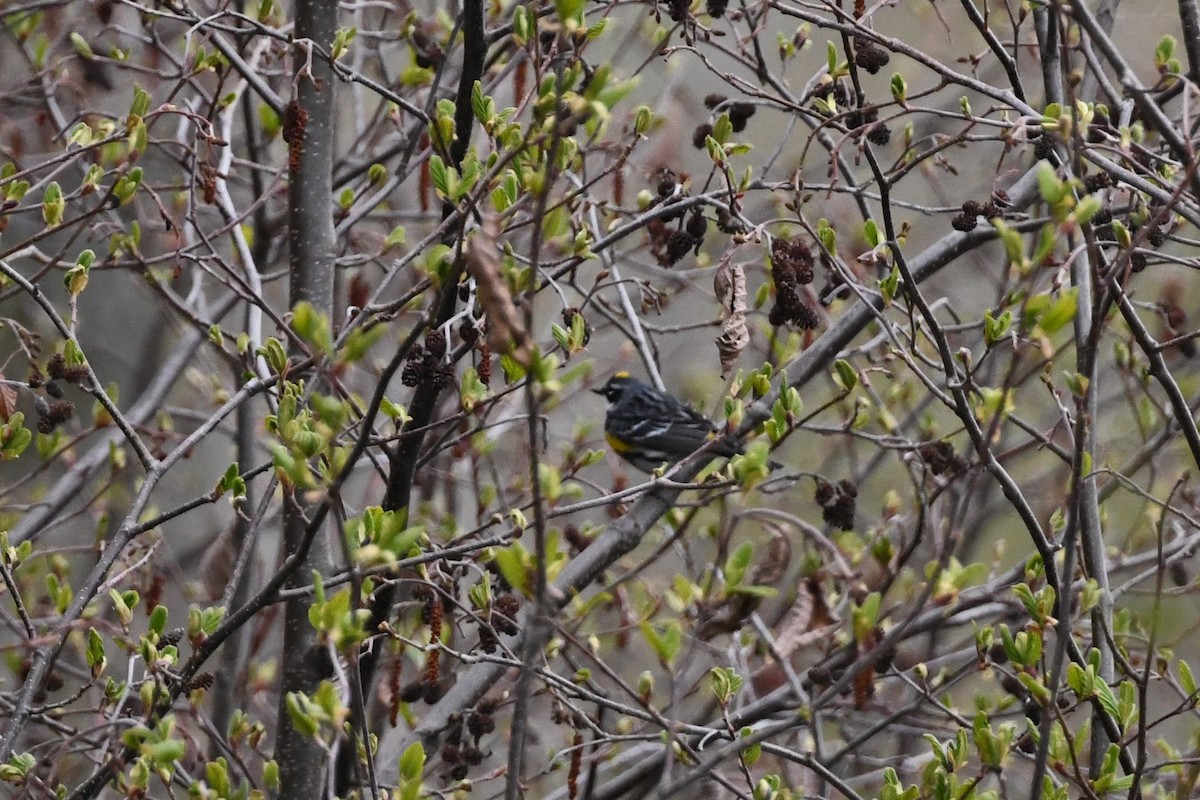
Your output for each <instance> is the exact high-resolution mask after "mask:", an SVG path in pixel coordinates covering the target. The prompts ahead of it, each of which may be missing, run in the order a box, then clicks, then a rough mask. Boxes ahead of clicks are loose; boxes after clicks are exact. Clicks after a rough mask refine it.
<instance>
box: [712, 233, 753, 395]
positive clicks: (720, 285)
mask: <svg viewBox="0 0 1200 800" xmlns="http://www.w3.org/2000/svg"><path fill="white" fill-rule="evenodd" d="M713 292H714V293H715V294H716V296H717V301H718V302H720V304H721V308H723V309H724V310H725V313H726V317H725V321H724V322H723V323H722V324H721V333H720V335H719V336H717V338H716V343H717V353H718V354H719V355H720V359H721V375H722V376H725V375H728V374H729V371H730V370H732V369H733V366H734V364H736V363H737V359H738V356H739V355H741V353H742V351H743V350H745V349H746V347H747V346H748V345H749V344H750V329H749V327H748V326H747V325H746V271H745V269H744V268H743V267H742V265H741V264H734V263H733V262H732V260H731V259H730V258H729V257H728V256H727V257H726V258H725V259H723V260H722V261H721V263H720V264H719V265H718V266H717V272H716V274H715V275H714V276H713Z"/></svg>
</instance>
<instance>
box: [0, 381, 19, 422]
mask: <svg viewBox="0 0 1200 800" xmlns="http://www.w3.org/2000/svg"><path fill="white" fill-rule="evenodd" d="M16 410H17V390H16V389H14V388H13V387H12V384H10V383H9V382H8V381H7V380H5V378H4V373H2V372H0V421H3V422H8V418H9V417H11V416H12V415H13V412H15V411H16Z"/></svg>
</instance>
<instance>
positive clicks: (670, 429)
mask: <svg viewBox="0 0 1200 800" xmlns="http://www.w3.org/2000/svg"><path fill="white" fill-rule="evenodd" d="M592 391H593V392H595V393H596V394H598V395H600V396H602V397H603V398H604V399H605V400H606V401H608V410H607V412H606V413H605V416H604V435H605V438H606V439H607V440H608V444H609V446H610V447H611V448H612V449H613V452H615V453H616V454H617V455H618V456H620V457H621V458H623V459H624V460H625V461H627V462H629V463H630V464H632V465H633V466H634V467H635V468H636V469H639V470H641V471H642V472H646V473H650V472H653V471H654V470H655V469H657V468H658V467H660V466H662V465H663V464H674V463H675V462H677V461H680V460H682V459H683V458H686V457H687V456H689V455H691V454H692V453H694V452H696V451H697V450H699V449H700V448H701V447H703V446H704V445H706V444H708V443H709V442H710V441H713V440H714V439H715V440H716V441H715V443H714V444H713V445H712V447H711V448H710V449H709V451H708V452H710V453H712V454H713V455H715V456H724V457H729V456H735V455H739V454H740V453H742V452H743V451H742V448H741V447H740V446H739V445H738V443H737V441H736V440H734V439H733V438H732V437H718V435H717V426H716V425H715V424H714V423H713V421H712V420H710V419H709V418H708V417H706V416H704V415H703V414H701V413H700V412H698V411H695V410H694V409H692V408H690V407H688V406H687V405H686V404H684V403H682V402H680V401H679V400H677V399H675V398H674V397H672V396H671V395H669V394H667V393H666V392H663V391H660V390H659V389H656V388H654V387H653V386H649V385H647V384H645V383H642V382H641V381H639V380H638V379H637V378H634V377H633V376H632V375H630V374H629V373H628V372H617V373H615V374H614V375H613V376H612V377H611V378H609V379H608V381H607V382H606V383H605V384H604V385H603V386H601V387H600V388H599V389H593V390H592ZM774 466H775V465H774V464H773V465H772V467H774Z"/></svg>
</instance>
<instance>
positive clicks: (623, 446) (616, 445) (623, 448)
mask: <svg viewBox="0 0 1200 800" xmlns="http://www.w3.org/2000/svg"><path fill="white" fill-rule="evenodd" d="M604 438H605V439H607V440H608V446H609V447H611V448H612V449H613V451H614V452H617V453H628V452H630V451H631V450H633V445H631V444H629V443H628V442H623V441H621V440H620V439H618V438H617V437H616V436H613V435H612V434H611V433H609V432H608V431H605V432H604Z"/></svg>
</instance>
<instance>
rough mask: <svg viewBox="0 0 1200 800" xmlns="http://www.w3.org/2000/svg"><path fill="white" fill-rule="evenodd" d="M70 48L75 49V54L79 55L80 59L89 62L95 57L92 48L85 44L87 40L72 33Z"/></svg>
mask: <svg viewBox="0 0 1200 800" xmlns="http://www.w3.org/2000/svg"><path fill="white" fill-rule="evenodd" d="M71 46H72V47H74V48H75V52H76V53H78V54H79V56H80V58H86V59H87V60H88V61H91V60H92V59H93V58H95V57H96V54H95V53H93V52H92V46H91V45H90V44H88V43H87V39H84V38H83V37H82V36H80V35H79V34H78V33H75V32H74V31H72V32H71Z"/></svg>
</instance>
